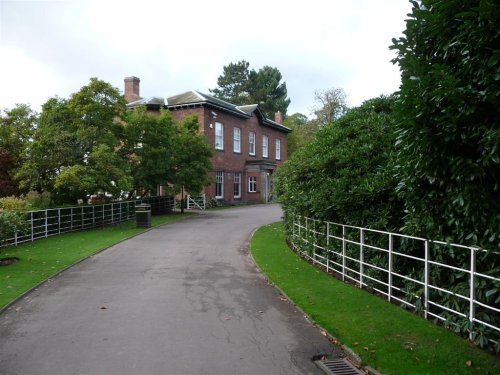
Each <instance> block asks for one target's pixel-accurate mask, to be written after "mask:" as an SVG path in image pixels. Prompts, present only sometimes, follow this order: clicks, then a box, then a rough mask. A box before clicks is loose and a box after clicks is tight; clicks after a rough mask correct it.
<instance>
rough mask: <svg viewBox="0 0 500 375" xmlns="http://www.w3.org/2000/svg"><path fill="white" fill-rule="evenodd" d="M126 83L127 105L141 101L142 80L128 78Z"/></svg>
mask: <svg viewBox="0 0 500 375" xmlns="http://www.w3.org/2000/svg"><path fill="white" fill-rule="evenodd" d="M124 81H125V93H124V94H123V95H124V96H125V100H126V102H127V103H130V102H135V101H136V100H139V99H141V97H140V96H139V89H140V82H141V80H140V79H139V78H137V77H133V76H132V77H126V78H125V79H124Z"/></svg>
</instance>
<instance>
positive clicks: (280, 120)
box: [274, 111, 283, 124]
mask: <svg viewBox="0 0 500 375" xmlns="http://www.w3.org/2000/svg"><path fill="white" fill-rule="evenodd" d="M274 122H277V123H278V124H282V123H283V114H282V113H281V112H280V111H278V112H275V113H274Z"/></svg>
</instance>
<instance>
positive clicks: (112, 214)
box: [111, 203, 115, 224]
mask: <svg viewBox="0 0 500 375" xmlns="http://www.w3.org/2000/svg"><path fill="white" fill-rule="evenodd" d="M114 223H115V207H114V203H111V224H114Z"/></svg>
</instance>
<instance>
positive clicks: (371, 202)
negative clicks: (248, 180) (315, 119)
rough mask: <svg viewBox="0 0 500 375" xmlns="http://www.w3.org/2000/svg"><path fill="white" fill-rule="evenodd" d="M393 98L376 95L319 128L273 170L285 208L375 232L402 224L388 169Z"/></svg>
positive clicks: (391, 155) (400, 206) (391, 172)
mask: <svg viewBox="0 0 500 375" xmlns="http://www.w3.org/2000/svg"><path fill="white" fill-rule="evenodd" d="M394 101H395V97H394V96H389V97H384V96H382V97H379V98H376V99H371V100H368V101H366V102H364V103H363V104H362V105H361V106H360V107H357V108H353V109H351V110H350V111H349V112H348V113H347V114H346V115H344V116H343V117H341V118H340V119H339V120H337V121H335V122H333V123H331V124H329V125H327V126H325V127H323V128H321V129H320V130H319V131H318V133H317V134H316V137H315V138H314V140H313V141H312V142H311V143H310V144H309V145H308V146H307V147H304V148H302V149H300V150H297V151H296V153H295V154H294V155H293V156H292V158H291V159H290V160H288V161H287V162H286V163H285V164H284V165H283V167H282V168H280V169H279V170H278V172H277V181H276V185H277V193H278V199H279V201H280V202H281V203H282V204H283V207H284V210H285V211H287V212H289V213H297V214H300V215H304V216H310V217H313V218H316V219H322V220H328V221H333V222H339V223H344V224H352V225H357V226H365V227H370V228H376V229H386V230H397V229H399V228H400V227H401V225H402V221H401V219H402V203H401V201H400V200H399V199H398V198H397V197H396V194H395V188H396V186H397V180H396V179H395V177H394V173H393V170H392V168H391V165H392V157H393V148H394V142H395V134H394V131H393V129H394V124H393V121H392V118H391V113H392V106H393V104H394Z"/></svg>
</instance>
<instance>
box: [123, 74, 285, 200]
mask: <svg viewBox="0 0 500 375" xmlns="http://www.w3.org/2000/svg"><path fill="white" fill-rule="evenodd" d="M139 83H140V80H139V78H137V77H127V78H125V93H124V95H125V99H126V100H127V102H128V107H130V108H133V107H135V106H138V105H146V107H147V108H148V110H150V111H159V110H160V108H167V109H169V110H170V111H171V113H172V115H173V117H174V118H175V119H176V120H179V121H180V120H182V119H183V118H184V117H186V116H190V115H196V116H197V117H198V122H199V124H200V132H201V133H203V134H205V136H206V137H207V139H208V142H209V143H210V144H211V145H212V146H213V148H214V156H213V157H212V164H213V167H214V170H213V171H212V172H211V174H212V176H213V179H214V181H215V183H214V184H212V185H210V186H208V187H206V188H205V191H204V193H205V195H206V197H207V198H216V199H217V200H221V201H225V202H235V201H241V202H269V201H270V200H271V199H272V192H273V174H274V172H275V170H276V168H278V167H279V166H280V165H281V164H283V162H284V161H285V160H286V156H287V134H288V133H290V131H291V130H290V129H289V128H287V127H285V126H283V125H282V115H281V113H280V112H277V113H276V114H275V118H274V120H270V119H268V118H266V117H265V116H264V115H263V113H262V112H261V111H260V109H259V107H258V106H257V105H256V104H254V105H244V106H236V105H233V104H231V103H228V102H225V101H223V100H220V99H217V98H214V97H213V96H210V95H207V94H203V93H200V92H198V91H188V92H185V93H182V94H179V95H174V96H171V97H168V98H167V99H163V98H158V97H150V98H144V99H143V98H141V97H140V95H139V90H140V86H139ZM191 193H194V194H196V193H197V192H191Z"/></svg>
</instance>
